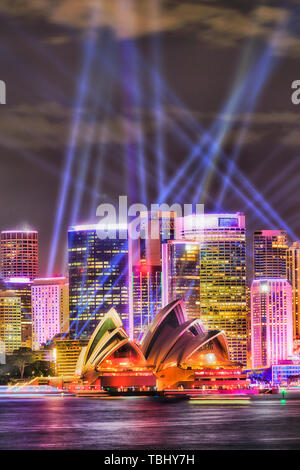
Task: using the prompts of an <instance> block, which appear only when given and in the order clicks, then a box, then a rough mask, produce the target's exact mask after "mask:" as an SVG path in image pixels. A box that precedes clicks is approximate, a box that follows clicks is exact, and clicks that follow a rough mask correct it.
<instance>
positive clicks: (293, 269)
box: [287, 241, 300, 341]
mask: <svg viewBox="0 0 300 470" xmlns="http://www.w3.org/2000/svg"><path fill="white" fill-rule="evenodd" d="M287 271H288V273H287V277H288V281H289V282H290V284H291V286H292V291H293V333H294V340H297V341H299V340H300V242H299V241H298V242H294V243H293V244H292V246H290V247H289V249H288V253H287Z"/></svg>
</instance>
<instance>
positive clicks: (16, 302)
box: [0, 291, 22, 354]
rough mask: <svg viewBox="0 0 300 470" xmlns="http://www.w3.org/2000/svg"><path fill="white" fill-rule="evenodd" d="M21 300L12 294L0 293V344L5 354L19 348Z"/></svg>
mask: <svg viewBox="0 0 300 470" xmlns="http://www.w3.org/2000/svg"><path fill="white" fill-rule="evenodd" d="M21 339H22V337H21V300H20V298H19V297H16V296H15V295H14V294H13V293H12V292H8V291H7V292H0V342H2V344H4V347H5V353H6V354H12V353H13V351H14V350H15V349H19V348H20V346H21Z"/></svg>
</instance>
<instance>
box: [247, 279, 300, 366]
mask: <svg viewBox="0 0 300 470" xmlns="http://www.w3.org/2000/svg"><path fill="white" fill-rule="evenodd" d="M292 352H293V314H292V287H291V285H290V284H289V282H288V281H287V280H286V279H260V280H254V281H253V283H252V287H251V354H252V367H253V368H254V369H256V368H261V367H269V366H271V365H273V364H278V362H279V361H281V360H285V359H287V358H288V356H290V355H291V354H292Z"/></svg>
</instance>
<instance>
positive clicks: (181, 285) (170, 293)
mask: <svg viewBox="0 0 300 470" xmlns="http://www.w3.org/2000/svg"><path fill="white" fill-rule="evenodd" d="M175 236H176V242H169V243H168V244H167V246H168V248H166V247H164V251H165V256H164V263H163V272H164V274H163V280H164V282H163V290H164V294H163V297H164V303H165V304H166V303H168V302H170V301H171V300H174V299H175V298H176V297H177V296H178V295H180V294H182V295H183V299H184V300H185V301H186V302H187V304H188V310H189V313H190V315H191V316H192V317H193V316H194V315H198V316H200V318H201V320H202V321H203V323H204V325H205V326H206V328H207V329H209V330H224V331H225V333H226V336H227V340H228V345H229V349H230V355H231V360H233V361H236V362H240V363H243V364H246V362H247V299H246V229H245V217H244V215H242V214H240V213H237V214H204V215H191V216H188V217H182V218H177V219H176V220H175ZM182 240H185V241H190V242H191V243H190V245H189V244H186V246H184V243H183V242H182ZM177 242H179V243H177ZM198 246H199V247H198ZM189 249H190V250H191V251H190V253H189V252H188V251H186V250H189ZM197 278H198V280H197ZM189 286H190V287H189ZM197 297H198V301H197Z"/></svg>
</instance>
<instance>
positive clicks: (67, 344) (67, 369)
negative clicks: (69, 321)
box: [53, 335, 88, 377]
mask: <svg viewBox="0 0 300 470" xmlns="http://www.w3.org/2000/svg"><path fill="white" fill-rule="evenodd" d="M53 343H54V348H53V362H54V366H55V375H56V376H58V377H74V376H75V372H76V364H77V360H78V357H79V354H80V352H81V350H82V348H83V347H85V346H86V345H87V343H88V340H87V339H74V340H72V339H66V338H64V336H63V335H61V338H55V339H54V341H53Z"/></svg>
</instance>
